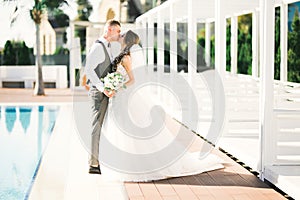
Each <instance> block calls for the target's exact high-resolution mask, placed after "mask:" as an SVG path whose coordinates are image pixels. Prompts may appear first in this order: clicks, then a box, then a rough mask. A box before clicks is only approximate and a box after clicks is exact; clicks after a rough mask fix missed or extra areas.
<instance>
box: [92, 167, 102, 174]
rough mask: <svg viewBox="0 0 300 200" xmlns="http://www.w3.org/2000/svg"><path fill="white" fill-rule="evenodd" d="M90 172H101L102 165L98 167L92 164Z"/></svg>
mask: <svg viewBox="0 0 300 200" xmlns="http://www.w3.org/2000/svg"><path fill="white" fill-rule="evenodd" d="M89 173H90V174H101V170H100V165H98V167H93V166H90V169H89Z"/></svg>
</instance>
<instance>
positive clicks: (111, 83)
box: [101, 72, 126, 91]
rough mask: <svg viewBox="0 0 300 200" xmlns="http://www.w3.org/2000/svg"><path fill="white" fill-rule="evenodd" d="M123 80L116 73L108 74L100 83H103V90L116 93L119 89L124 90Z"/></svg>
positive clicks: (120, 75) (122, 77)
mask: <svg viewBox="0 0 300 200" xmlns="http://www.w3.org/2000/svg"><path fill="white" fill-rule="evenodd" d="M125 80H126V79H125V77H124V76H123V75H122V74H120V73H118V72H113V73H108V74H107V75H106V76H105V77H104V78H101V81H102V82H103V83H104V89H106V90H108V91H112V90H115V91H117V90H118V89H119V88H121V87H123V88H125V85H124V83H125Z"/></svg>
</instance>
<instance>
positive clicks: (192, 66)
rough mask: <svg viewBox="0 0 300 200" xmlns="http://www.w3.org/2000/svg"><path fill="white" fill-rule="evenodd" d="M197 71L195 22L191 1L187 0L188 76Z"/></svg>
mask: <svg viewBox="0 0 300 200" xmlns="http://www.w3.org/2000/svg"><path fill="white" fill-rule="evenodd" d="M196 71H197V21H196V16H195V14H194V10H193V0H188V74H189V75H192V76H193V74H195V73H196Z"/></svg>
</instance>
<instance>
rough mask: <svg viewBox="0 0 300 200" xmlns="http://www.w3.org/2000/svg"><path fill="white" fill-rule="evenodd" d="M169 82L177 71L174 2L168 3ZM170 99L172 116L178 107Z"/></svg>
mask: <svg viewBox="0 0 300 200" xmlns="http://www.w3.org/2000/svg"><path fill="white" fill-rule="evenodd" d="M169 11H170V74H169V78H170V84H171V85H174V84H176V83H175V81H174V76H176V73H177V66H178V63H177V21H176V13H175V9H174V4H173V3H172V4H170V10H169ZM173 101H174V100H173ZM173 101H171V102H170V105H169V108H170V110H171V111H172V112H173V113H172V114H171V115H172V116H173V117H175V118H176V117H177V118H178V116H177V115H176V114H177V112H176V111H177V110H178V108H176V107H175V102H173Z"/></svg>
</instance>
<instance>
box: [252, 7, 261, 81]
mask: <svg viewBox="0 0 300 200" xmlns="http://www.w3.org/2000/svg"><path fill="white" fill-rule="evenodd" d="M258 34H259V13H258V11H257V10H254V11H253V13H252V77H254V78H257V77H258V58H259V50H258V44H259V40H258V38H259V37H258Z"/></svg>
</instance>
